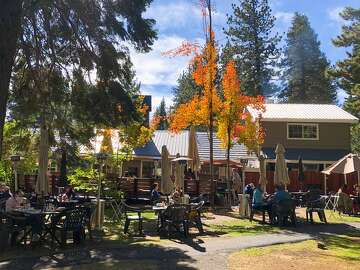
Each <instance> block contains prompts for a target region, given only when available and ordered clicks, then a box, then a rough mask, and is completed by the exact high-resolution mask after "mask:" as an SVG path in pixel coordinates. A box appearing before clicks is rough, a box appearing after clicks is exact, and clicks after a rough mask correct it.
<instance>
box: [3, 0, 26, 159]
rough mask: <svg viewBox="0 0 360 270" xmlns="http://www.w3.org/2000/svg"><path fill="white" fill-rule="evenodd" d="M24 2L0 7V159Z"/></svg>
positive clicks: (13, 0)
mask: <svg viewBox="0 0 360 270" xmlns="http://www.w3.org/2000/svg"><path fill="white" fill-rule="evenodd" d="M21 13H22V0H2V1H1V7H0V159H1V156H2V144H3V131H4V125H5V117H6V105H7V102H8V98H9V84H10V77H11V71H12V67H13V65H14V59H15V54H16V47H17V46H16V43H17V40H18V38H19V36H20V33H21Z"/></svg>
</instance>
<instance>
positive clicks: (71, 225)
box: [63, 207, 89, 231]
mask: <svg viewBox="0 0 360 270" xmlns="http://www.w3.org/2000/svg"><path fill="white" fill-rule="evenodd" d="M88 214H89V210H88V209H87V208H85V207H79V208H74V209H67V210H65V211H64V213H63V215H64V216H65V219H64V223H63V229H64V230H66V231H76V230H80V229H81V228H83V227H84V224H85V222H86V218H87V215H88Z"/></svg>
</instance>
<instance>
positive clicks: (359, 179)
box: [357, 171, 360, 186]
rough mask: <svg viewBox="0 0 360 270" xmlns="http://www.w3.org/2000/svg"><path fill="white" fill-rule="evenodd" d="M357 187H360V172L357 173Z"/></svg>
mask: <svg viewBox="0 0 360 270" xmlns="http://www.w3.org/2000/svg"><path fill="white" fill-rule="evenodd" d="M357 182H358V186H360V171H358V181H357Z"/></svg>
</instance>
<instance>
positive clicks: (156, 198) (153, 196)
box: [150, 183, 161, 203]
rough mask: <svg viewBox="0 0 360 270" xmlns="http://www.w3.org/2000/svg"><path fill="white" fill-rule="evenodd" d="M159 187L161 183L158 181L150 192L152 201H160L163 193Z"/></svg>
mask: <svg viewBox="0 0 360 270" xmlns="http://www.w3.org/2000/svg"><path fill="white" fill-rule="evenodd" d="M158 189H159V185H158V184H157V183H155V184H154V187H153V189H152V190H151V194H150V197H151V201H152V202H153V203H157V202H159V201H160V197H161V194H160V192H159V190H158Z"/></svg>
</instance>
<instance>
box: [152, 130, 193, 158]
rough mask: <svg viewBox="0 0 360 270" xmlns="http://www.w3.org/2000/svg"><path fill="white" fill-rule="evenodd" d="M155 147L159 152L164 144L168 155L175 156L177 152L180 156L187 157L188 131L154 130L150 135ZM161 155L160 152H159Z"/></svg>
mask: <svg viewBox="0 0 360 270" xmlns="http://www.w3.org/2000/svg"><path fill="white" fill-rule="evenodd" d="M152 141H153V142H154V144H155V146H156V148H157V149H158V151H159V152H160V153H161V148H162V146H163V145H166V148H167V150H168V151H169V154H170V157H175V156H176V154H177V153H179V154H180V156H181V157H187V155H188V149H189V131H188V130H183V131H180V132H179V133H171V132H169V131H167V130H156V131H155V132H154V135H153V137H152ZM160 156H161V154H160Z"/></svg>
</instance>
